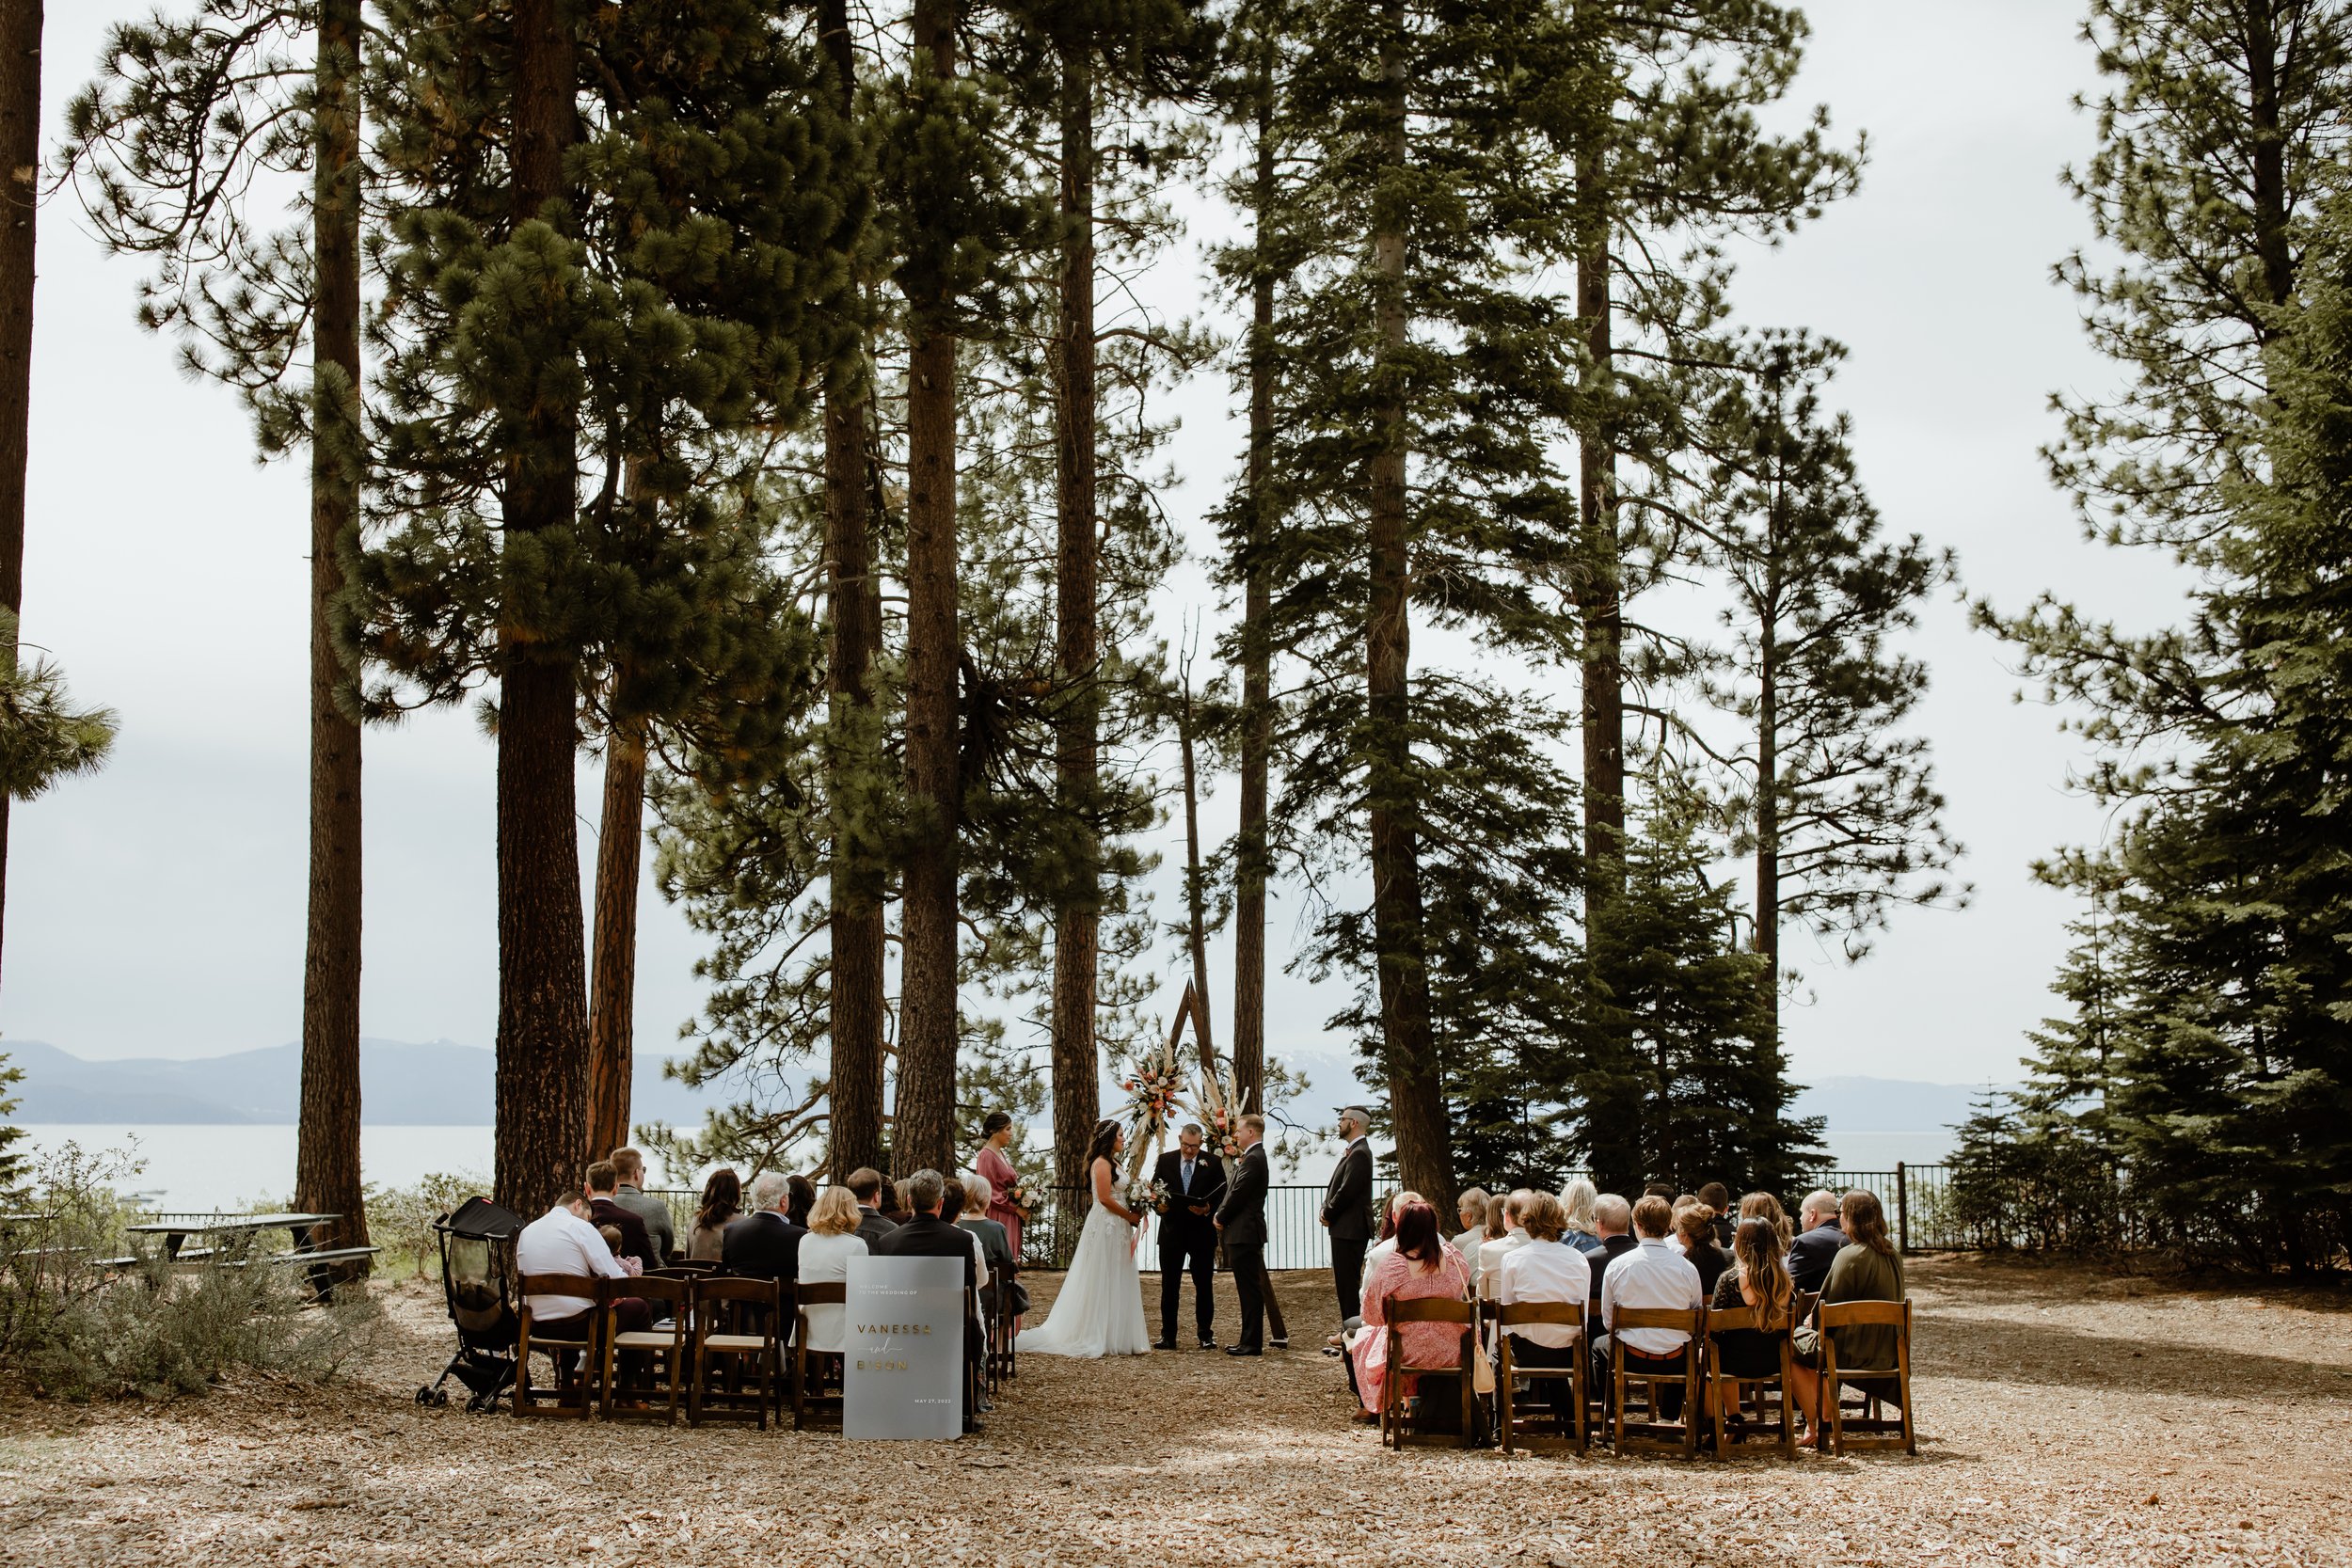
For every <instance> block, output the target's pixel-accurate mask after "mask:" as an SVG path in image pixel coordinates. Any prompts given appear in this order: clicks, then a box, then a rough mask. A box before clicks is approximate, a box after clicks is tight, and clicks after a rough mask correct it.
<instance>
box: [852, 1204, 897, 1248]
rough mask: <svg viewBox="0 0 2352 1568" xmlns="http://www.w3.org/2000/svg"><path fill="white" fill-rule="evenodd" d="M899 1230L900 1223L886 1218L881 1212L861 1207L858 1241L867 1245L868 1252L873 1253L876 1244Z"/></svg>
mask: <svg viewBox="0 0 2352 1568" xmlns="http://www.w3.org/2000/svg"><path fill="white" fill-rule="evenodd" d="M896 1229H898V1221H896V1220H893V1219H887V1218H885V1217H884V1216H883V1214H882V1211H881V1210H879V1209H867V1208H866V1207H864V1206H863V1205H861V1206H860V1207H859V1209H858V1212H857V1233H858V1239H859V1240H861V1241H863V1242H864V1243H866V1251H868V1252H871V1251H873V1250H874V1243H876V1242H879V1241H881V1240H882V1238H883V1237H884V1236H887V1235H889V1234H890V1233H891V1232H892V1231H894V1230H896Z"/></svg>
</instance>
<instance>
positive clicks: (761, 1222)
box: [719, 1209, 808, 1284]
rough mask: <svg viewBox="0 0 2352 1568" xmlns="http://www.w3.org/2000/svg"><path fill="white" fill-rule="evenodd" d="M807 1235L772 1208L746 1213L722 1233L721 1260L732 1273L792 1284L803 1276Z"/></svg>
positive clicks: (720, 1243)
mask: <svg viewBox="0 0 2352 1568" xmlns="http://www.w3.org/2000/svg"><path fill="white" fill-rule="evenodd" d="M807 1234H808V1232H807V1231H805V1230H803V1229H802V1228H801V1227H799V1226H797V1225H794V1224H793V1223H792V1222H791V1221H790V1220H788V1219H786V1218H785V1217H784V1216H783V1215H782V1214H779V1213H777V1212H775V1211H774V1210H772V1209H766V1210H762V1211H761V1212H758V1213H756V1214H746V1215H744V1216H743V1217H742V1218H741V1219H739V1220H738V1221H736V1222H735V1223H734V1224H733V1225H730V1226H728V1227H726V1230H725V1232H724V1233H723V1235H722V1236H721V1238H720V1241H719V1261H720V1263H721V1265H722V1266H723V1267H724V1268H725V1270H726V1271H727V1273H729V1274H738V1275H743V1276H744V1277H745V1278H747V1279H777V1280H782V1281H784V1282H785V1283H787V1284H789V1283H791V1282H792V1281H793V1280H795V1279H798V1278H799V1277H800V1276H801V1238H802V1237H803V1236H806V1235H807Z"/></svg>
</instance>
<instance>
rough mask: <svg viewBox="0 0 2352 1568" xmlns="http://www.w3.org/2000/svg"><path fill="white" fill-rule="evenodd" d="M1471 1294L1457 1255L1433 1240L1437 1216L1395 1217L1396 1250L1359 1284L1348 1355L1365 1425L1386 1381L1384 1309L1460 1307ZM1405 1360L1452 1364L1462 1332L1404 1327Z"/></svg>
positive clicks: (1416, 1209) (1414, 1208)
mask: <svg viewBox="0 0 2352 1568" xmlns="http://www.w3.org/2000/svg"><path fill="white" fill-rule="evenodd" d="M1469 1293H1470V1272H1469V1271H1468V1270H1467V1269H1465V1268H1463V1266H1462V1259H1461V1255H1460V1254H1458V1253H1456V1252H1455V1251H1454V1249H1453V1248H1452V1247H1450V1246H1448V1245H1446V1244H1445V1243H1444V1242H1443V1241H1442V1240H1440V1239H1439V1237H1438V1212H1437V1211H1436V1210H1435V1209H1432V1208H1430V1207H1429V1205H1428V1204H1426V1203H1422V1202H1418V1201H1416V1202H1412V1203H1407V1204H1406V1205H1405V1207H1404V1208H1403V1210H1402V1211H1401V1212H1399V1213H1398V1214H1397V1216H1396V1250H1395V1251H1394V1252H1391V1253H1390V1254H1389V1255H1388V1256H1387V1257H1385V1258H1383V1259H1380V1261H1379V1263H1378V1265H1377V1266H1376V1267H1375V1268H1374V1270H1373V1272H1372V1277H1371V1278H1370V1279H1367V1280H1366V1281H1364V1331H1363V1333H1362V1334H1360V1335H1359V1336H1358V1337H1357V1339H1356V1345H1355V1349H1354V1350H1353V1351H1351V1352H1350V1353H1349V1354H1352V1355H1353V1356H1354V1357H1355V1360H1356V1392H1357V1394H1358V1395H1359V1397H1360V1398H1361V1399H1362V1400H1363V1402H1364V1410H1365V1412H1366V1418H1367V1419H1376V1418H1378V1416H1379V1412H1380V1387H1381V1385H1382V1384H1384V1383H1386V1382H1387V1381H1388V1375H1389V1329H1388V1324H1389V1303H1391V1302H1392V1301H1414V1300H1419V1299H1421V1298H1423V1297H1428V1296H1438V1297H1442V1298H1444V1299H1447V1300H1451V1301H1460V1300H1462V1299H1463V1298H1464V1297H1465V1296H1467V1295H1468V1294H1469ZM1404 1341H1405V1355H1406V1359H1407V1360H1408V1361H1419V1362H1422V1363H1424V1364H1426V1363H1430V1362H1439V1361H1451V1360H1453V1359H1454V1356H1455V1354H1457V1353H1458V1347H1459V1346H1460V1344H1461V1341H1462V1329H1461V1326H1460V1325H1459V1324H1456V1323H1406V1325H1405V1330H1404Z"/></svg>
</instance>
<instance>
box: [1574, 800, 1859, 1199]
mask: <svg viewBox="0 0 2352 1568" xmlns="http://www.w3.org/2000/svg"><path fill="white" fill-rule="evenodd" d="M1629 851H1630V852H1629V856H1628V861H1627V866H1626V871H1627V878H1626V896H1625V898H1624V900H1623V902H1622V903H1621V904H1617V905H1613V909H1614V910H1615V911H1616V918H1614V919H1612V920H1609V921H1606V922H1603V923H1601V924H1599V925H1597V926H1596V927H1594V929H1593V931H1592V934H1591V937H1590V939H1589V940H1590V941H1591V942H1592V943H1593V945H1594V947H1595V949H1596V952H1595V953H1594V955H1593V957H1594V966H1593V967H1594V968H1595V969H1596V970H1597V972H1598V973H1600V974H1607V975H1609V976H1610V977H1611V979H1612V982H1613V983H1612V986H1611V989H1610V990H1609V991H1608V992H1606V993H1605V994H1603V995H1600V996H1598V997H1597V998H1596V1000H1595V1003H1594V1006H1593V1008H1592V1011H1591V1014H1590V1017H1589V1020H1588V1028H1589V1029H1590V1030H1591V1031H1592V1032H1593V1033H1594V1034H1596V1035H1597V1036H1598V1037H1599V1038H1600V1039H1601V1040H1602V1041H1604V1042H1610V1044H1609V1045H1608V1046H1607V1047H1606V1048H1604V1049H1598V1050H1590V1049H1588V1050H1587V1052H1586V1053H1585V1054H1584V1060H1585V1061H1586V1062H1587V1063H1589V1064H1592V1065H1591V1066H1590V1067H1589V1068H1588V1069H1587V1070H1588V1072H1591V1073H1593V1074H1595V1075H1596V1076H1597V1075H1601V1074H1606V1075H1608V1078H1607V1079H1605V1080H1602V1081H1593V1080H1592V1079H1587V1080H1586V1081H1585V1082H1582V1083H1580V1084H1579V1085H1578V1088H1579V1089H1580V1090H1581V1091H1582V1092H1581V1095H1580V1097H1579V1098H1580V1101H1581V1104H1582V1106H1583V1107H1584V1115H1585V1118H1586V1119H1585V1125H1584V1127H1583V1129H1582V1131H1581V1140H1580V1141H1581V1143H1582V1144H1583V1146H1584V1148H1585V1149H1586V1151H1587V1153H1588V1155H1589V1157H1590V1160H1591V1164H1592V1170H1593V1179H1594V1180H1595V1181H1596V1182H1597V1183H1599V1184H1600V1185H1601V1186H1603V1187H1604V1188H1608V1189H1611V1190H1614V1191H1617V1192H1631V1191H1633V1190H1635V1189H1636V1188H1637V1187H1638V1186H1639V1185H1640V1184H1641V1183H1642V1182H1644V1181H1646V1180H1655V1179H1659V1178H1663V1179H1665V1180H1672V1181H1677V1182H1679V1183H1681V1184H1682V1185H1684V1186H1692V1185H1695V1184H1697V1183H1699V1182H1703V1181H1708V1180H1720V1181H1724V1182H1726V1183H1727V1184H1734V1185H1740V1186H1748V1187H1761V1188H1763V1189H1765V1190H1767V1191H1785V1190H1787V1189H1788V1187H1789V1186H1790V1185H1791V1184H1792V1183H1793V1182H1794V1181H1796V1180H1798V1179H1799V1177H1800V1174H1801V1173H1802V1171H1803V1170H1804V1166H1805V1164H1806V1158H1805V1156H1806V1154H1807V1152H1808V1150H1810V1149H1811V1148H1812V1146H1813V1145H1814V1144H1815V1143H1816V1142H1817V1140H1818V1139H1819V1137H1820V1125H1821V1124H1820V1120H1819V1118H1812V1119H1808V1120H1791V1119H1789V1117H1788V1116H1787V1114H1786V1111H1785V1109H1784V1107H1785V1106H1786V1105H1787V1104H1788V1099H1789V1096H1790V1095H1791V1094H1793V1093H1794V1092H1795V1088H1796V1085H1791V1084H1789V1083H1788V1078H1787V1068H1786V1065H1785V1062H1784V1059H1783V1057H1782V1054H1781V1052H1780V1048H1779V1045H1778V1043H1777V1041H1776V1040H1775V1039H1774V1037H1773V1036H1772V1030H1771V1020H1770V1014H1769V1012H1768V1011H1767V1009H1766V1006H1765V998H1766V996H1767V995H1768V988H1767V985H1766V979H1765V970H1764V960H1763V958H1762V957H1761V955H1758V954H1753V953H1743V952H1741V951H1740V950H1739V947H1738V946H1737V944H1736V942H1734V939H1733V935H1732V927H1733V920H1734V911H1735V906H1734V903H1733V895H1732V890H1731V889H1730V888H1729V887H1728V886H1710V885H1709V884H1708V880H1707V877H1706V869H1705V868H1706V862H1707V853H1706V851H1705V849H1704V847H1702V846H1701V845H1700V844H1699V843H1698V842H1697V840H1696V839H1695V837H1694V836H1693V834H1692V832H1691V825H1690V824H1688V823H1686V822H1681V821H1677V820H1676V819H1674V818H1671V817H1660V818H1654V819H1653V820H1652V821H1651V822H1650V824H1649V827H1648V831H1647V832H1644V833H1643V834H1641V835H1640V836H1639V837H1637V838H1635V839H1634V840H1633V841H1632V843H1631V844H1630V845H1629ZM1619 1040H1623V1041H1627V1042H1629V1044H1630V1051H1629V1053H1628V1054H1626V1055H1622V1056H1621V1055H1620V1054H1619V1053H1617V1052H1616V1050H1615V1049H1614V1045H1613V1042H1616V1041H1619ZM1628 1071H1629V1072H1630V1077H1631V1082H1630V1084H1628V1083H1624V1082H1617V1081H1613V1080H1614V1079H1616V1078H1617V1077H1618V1076H1619V1075H1621V1074H1625V1073H1627V1072H1628ZM1629 1090H1630V1091H1631V1092H1629ZM1628 1105H1633V1106H1638V1107H1639V1108H1638V1110H1637V1111H1636V1112H1635V1119H1634V1120H1633V1121H1632V1123H1631V1124H1630V1125H1629V1124H1628V1123H1627V1121H1626V1120H1625V1119H1623V1118H1624V1110H1623V1109H1622V1108H1623V1107H1626V1106H1628Z"/></svg>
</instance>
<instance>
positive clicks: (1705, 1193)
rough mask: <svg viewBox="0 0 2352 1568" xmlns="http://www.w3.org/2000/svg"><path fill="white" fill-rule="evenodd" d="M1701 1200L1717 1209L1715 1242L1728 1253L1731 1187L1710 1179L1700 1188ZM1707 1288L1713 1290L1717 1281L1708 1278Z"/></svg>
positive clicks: (1730, 1230) (1710, 1207) (1730, 1227)
mask: <svg viewBox="0 0 2352 1568" xmlns="http://www.w3.org/2000/svg"><path fill="white" fill-rule="evenodd" d="M1699 1201H1700V1202H1701V1203H1704V1204H1706V1205H1707V1206H1708V1208H1709V1209H1712V1210H1714V1211H1715V1244H1716V1245H1717V1246H1719V1247H1722V1248H1723V1249H1724V1251H1725V1252H1726V1253H1728V1252H1729V1251H1730V1250H1731V1233H1732V1224H1731V1189H1730V1188H1729V1187H1726V1186H1724V1184H1723V1183H1722V1182H1720V1181H1709V1182H1708V1183H1707V1184H1706V1185H1705V1186H1703V1187H1701V1188H1700V1189H1699ZM1707 1288H1708V1290H1710V1291H1711V1290H1713V1289H1714V1288H1715V1282H1714V1281H1713V1280H1711V1279H1710V1280H1708V1282H1707Z"/></svg>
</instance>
